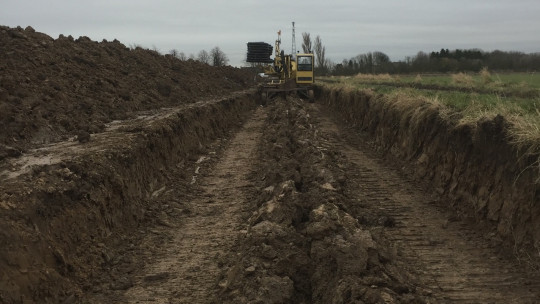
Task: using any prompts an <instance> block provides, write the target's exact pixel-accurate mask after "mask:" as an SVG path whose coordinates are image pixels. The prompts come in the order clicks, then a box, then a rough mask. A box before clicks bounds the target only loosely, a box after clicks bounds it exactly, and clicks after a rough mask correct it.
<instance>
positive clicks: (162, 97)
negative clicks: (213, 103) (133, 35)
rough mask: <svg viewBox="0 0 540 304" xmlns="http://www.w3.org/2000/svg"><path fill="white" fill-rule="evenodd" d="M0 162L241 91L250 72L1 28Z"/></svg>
mask: <svg viewBox="0 0 540 304" xmlns="http://www.w3.org/2000/svg"><path fill="white" fill-rule="evenodd" d="M0 53H1V54H2V60H0V125H1V126H2V132H1V133H0V161H1V160H2V159H4V158H6V157H16V156H18V155H20V154H21V153H23V152H25V151H27V150H28V149H30V148H32V147H35V146H36V145H42V144H48V143H53V142H57V141H60V140H67V139H69V138H71V137H75V136H77V135H80V136H81V138H83V139H84V138H86V137H87V136H88V134H94V133H99V132H101V131H103V130H104V129H105V124H106V123H108V122H111V121H113V120H121V119H126V118H133V117H135V116H136V115H137V113H136V112H138V111H143V110H151V109H157V108H160V107H173V106H177V105H181V104H186V103H193V102H196V101H198V100H201V98H208V97H211V96H215V97H221V96H223V95H224V94H227V93H231V92H233V91H237V90H242V89H244V88H247V87H248V86H250V85H251V84H252V82H253V74H251V73H250V72H248V71H247V70H242V69H237V68H233V67H211V66H209V65H207V64H203V63H200V62H197V61H193V60H187V61H181V60H179V59H177V58H174V57H173V56H171V55H165V56H163V55H161V54H159V53H158V52H156V51H153V50H147V49H143V48H140V47H135V48H128V47H126V46H125V45H123V44H122V43H121V42H120V41H118V40H113V41H106V40H103V41H101V42H96V41H92V40H90V39H89V38H88V37H84V36H83V37H79V38H76V39H75V38H73V37H71V36H67V37H66V36H63V35H60V37H58V38H56V39H53V38H51V37H49V36H48V35H46V34H43V33H39V32H36V31H35V30H34V29H33V28H31V27H27V28H25V29H23V28H20V27H18V28H10V27H6V26H0Z"/></svg>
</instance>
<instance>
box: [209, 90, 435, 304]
mask: <svg viewBox="0 0 540 304" xmlns="http://www.w3.org/2000/svg"><path fill="white" fill-rule="evenodd" d="M306 105H308V104H307V103H306V102H304V101H300V100H296V99H290V100H287V101H285V100H277V101H276V102H275V103H272V104H270V105H269V107H270V109H269V114H268V121H267V122H266V125H267V127H266V131H265V134H264V135H263V139H262V141H261V144H260V148H259V151H258V153H259V155H258V157H257V159H259V160H261V161H260V163H259V164H258V170H255V171H254V173H253V176H252V178H251V180H253V181H254V183H256V185H257V188H258V189H260V190H258V191H255V192H256V193H253V196H252V197H254V200H253V201H252V202H251V206H250V208H251V210H252V213H251V214H250V215H249V218H247V219H246V221H247V222H248V223H249V226H248V229H247V230H246V231H244V233H241V234H240V237H239V239H238V240H237V244H236V249H235V250H232V251H231V252H230V253H229V254H228V255H226V256H223V257H220V260H219V264H220V265H222V276H221V278H220V280H219V286H220V288H221V289H222V293H221V298H220V302H221V303H266V304H270V303H424V302H425V297H424V294H423V291H421V290H418V289H417V288H416V287H415V286H416V285H415V283H414V282H415V278H414V276H413V275H411V274H410V273H409V272H407V271H405V270H403V269H399V268H398V267H396V265H395V264H394V263H392V261H393V260H394V253H393V252H392V251H391V250H390V249H389V248H390V246H388V244H387V242H386V241H385V239H384V237H383V235H382V231H383V230H384V227H385V226H386V225H387V223H386V222H384V221H379V223H377V224H370V225H366V224H363V223H362V222H363V221H362V220H361V219H363V218H364V217H366V216H368V217H370V215H369V214H365V213H363V211H362V210H360V209H359V208H358V206H355V205H356V204H355V201H354V198H353V197H351V196H349V195H347V191H346V189H347V180H348V177H347V171H348V166H349V164H348V163H347V162H346V158H345V157H344V156H343V154H341V153H340V152H339V151H337V150H336V149H335V148H334V147H333V146H332V145H331V143H330V141H329V138H328V135H327V134H324V133H323V132H321V131H320V130H319V129H318V128H317V127H316V125H317V124H318V123H317V122H316V121H315V117H313V116H311V115H310V114H309V109H308V108H307V107H306ZM373 222H376V221H373Z"/></svg>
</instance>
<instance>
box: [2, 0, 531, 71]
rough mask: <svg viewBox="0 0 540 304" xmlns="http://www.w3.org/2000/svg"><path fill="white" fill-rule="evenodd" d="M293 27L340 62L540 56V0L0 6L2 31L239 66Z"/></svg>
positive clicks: (116, 0) (111, 1) (285, 42)
mask: <svg viewBox="0 0 540 304" xmlns="http://www.w3.org/2000/svg"><path fill="white" fill-rule="evenodd" d="M292 21H295V22H296V45H297V46H296V47H297V50H301V44H302V32H309V33H311V35H312V37H315V36H316V35H320V37H321V39H322V42H323V45H325V46H326V56H327V57H328V58H330V59H331V60H332V61H334V62H341V61H342V60H343V59H344V58H347V59H348V58H350V57H353V56H356V55H358V54H361V53H366V52H370V51H382V52H384V53H386V54H387V55H389V56H390V58H391V59H392V60H394V61H397V60H403V59H404V58H405V57H406V56H414V55H415V54H416V53H417V52H418V51H425V52H431V51H434V50H436V51H438V50H440V49H441V48H448V49H456V48H480V49H483V50H485V51H492V50H495V49H499V50H506V51H509V50H515V51H522V52H526V53H531V52H540V0H408V1H405V0H372V1H352V0H351V1H345V0H331V1H327V0H324V1H323V0H321V1H319V0H312V1H304V0H301V1H293V0H290V1H281V0H274V1H261V0H229V1H225V0H223V1H218V0H177V1H173V0H145V1H143V0H130V1H127V0H85V1H79V0H34V1H29V0H0V25H7V26H11V27H15V26H22V27H26V26H28V25H30V26H32V27H33V28H34V29H35V30H36V31H39V32H43V33H46V34H48V35H49V36H51V37H53V38H58V35H59V34H64V35H66V36H67V35H72V36H73V37H75V38H77V37H79V36H88V37H90V38H91V39H92V40H97V41H101V40H102V39H107V40H113V39H118V40H120V41H121V42H122V43H124V44H125V45H126V46H131V45H141V46H143V47H146V48H154V47H155V48H157V49H158V50H159V51H160V52H161V53H168V52H169V51H170V50H171V49H177V50H178V51H182V52H184V53H185V54H186V55H189V54H194V55H196V54H197V53H198V52H199V51H200V50H202V49H205V50H210V49H211V48H213V47H214V46H219V47H220V48H221V49H222V50H223V51H224V52H225V53H226V54H227V56H228V57H229V59H230V64H231V65H235V66H241V65H243V60H244V59H245V54H246V48H247V47H246V43H247V42H250V41H264V42H268V43H270V44H272V45H273V44H274V41H275V40H276V38H277V31H278V30H280V29H281V30H282V48H283V49H285V51H286V53H290V51H291V46H292V43H291V41H292V39H291V34H292V24H291V22H292Z"/></svg>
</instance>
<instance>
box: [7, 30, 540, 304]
mask: <svg viewBox="0 0 540 304" xmlns="http://www.w3.org/2000/svg"><path fill="white" fill-rule="evenodd" d="M0 40H1V41H2V42H6V43H3V44H0V48H4V49H2V50H5V51H6V53H5V54H6V56H7V57H6V58H7V59H6V60H5V61H4V60H3V61H0V73H1V74H0V76H1V77H2V78H0V106H1V107H2V109H3V112H0V123H1V124H2V126H3V127H5V130H6V132H4V133H2V137H0V142H1V143H2V145H1V146H0V181H1V182H0V248H1V250H0V303H536V302H538V298H539V297H540V294H539V290H540V274H539V272H538V269H536V268H534V265H535V264H532V263H527V261H528V260H519V259H516V257H521V255H516V256H513V255H508V250H506V249H508V248H509V247H508V242H507V241H508V238H507V237H508V236H509V235H510V233H511V235H512V236H513V237H514V244H515V245H516V246H518V245H519V248H524V250H523V251H519V252H520V253H529V252H531V251H527V250H525V249H530V248H535V247H534V246H535V244H536V243H535V240H538V237H539V234H538V230H537V229H536V228H535V227H537V225H538V221H537V218H538V211H537V210H538V206H537V205H535V204H531V203H530V202H535V199H536V198H537V197H538V193H539V192H538V191H536V190H535V189H537V188H535V187H536V186H534V187H533V186H531V185H535V184H534V183H533V182H532V180H533V178H534V176H535V175H534V173H535V172H533V171H534V170H533V169H531V168H530V167H529V165H530V164H529V163H528V161H530V159H522V158H520V159H518V160H516V161H515V162H510V161H509V160H512V159H513V158H512V157H515V154H514V152H515V151H514V150H512V147H511V146H510V145H509V144H508V142H506V141H505V140H504V137H501V136H499V135H501V134H504V130H505V121H504V119H503V118H496V119H494V120H492V121H491V120H490V121H484V122H481V123H479V125H478V126H477V127H476V129H472V128H467V127H465V128H457V129H450V131H448V130H447V129H445V128H446V127H448V125H450V124H449V123H447V122H445V121H441V120H440V117H439V116H437V113H436V111H433V109H430V108H425V107H424V108H419V109H414V111H413V110H411V111H409V110H408V109H405V110H403V109H400V108H397V107H395V105H388V104H385V103H384V102H382V101H380V100H379V101H378V100H376V99H375V98H372V96H364V95H362V96H360V95H358V96H352V97H351V96H345V95H340V94H341V93H339V92H337V93H336V92H324V93H323V94H319V95H320V99H319V100H318V101H317V102H316V103H315V104H312V103H309V102H308V101H306V100H303V99H300V98H297V97H293V96H288V97H287V99H280V98H277V99H275V100H273V101H271V102H268V103H267V105H266V106H265V107H261V106H258V104H259V103H260V101H259V100H257V97H256V96H255V93H254V92H255V90H252V89H246V88H247V87H249V85H250V82H249V80H247V79H248V78H249V77H247V75H248V74H244V72H245V71H240V70H238V69H233V68H211V67H208V66H206V65H201V64H199V63H195V62H180V61H178V60H176V59H174V58H170V57H168V56H161V55H159V54H156V53H155V52H152V51H148V50H142V49H134V50H129V49H127V48H126V47H125V46H123V45H121V44H120V43H119V42H117V41H114V42H101V43H96V42H92V41H90V40H89V39H87V38H85V37H81V38H79V39H77V40H74V39H72V38H70V37H60V38H59V39H56V40H54V39H52V38H50V37H48V36H46V35H43V34H40V33H36V32H35V31H34V30H33V29H31V28H27V29H24V30H23V29H22V28H17V29H11V28H7V27H1V28H0ZM33 71H36V73H33ZM83 76H85V77H83ZM4 110H5V111H4ZM411 113H412V114H411ZM409 114H411V115H412V117H414V119H412V118H411V117H409V116H407V115H409ZM351 126H352V127H351ZM458 143H459V144H461V145H458ZM441 151H442V152H441ZM494 152H498V153H494ZM494 154H496V155H497V157H486V156H487V155H494ZM471 160H474V161H472V162H471ZM520 166H522V167H523V168H525V169H526V170H521V169H522V167H520ZM516 172H521V174H520V175H519V176H518V178H519V179H518V181H519V183H515V181H516V179H515V176H514V175H513V173H516ZM536 201H537V200H536ZM469 204H471V205H472V206H473V208H472V209H473V211H472V212H471V211H470V209H471V208H469ZM486 221H491V222H487V223H486ZM479 223H481V224H482V225H480V224H479ZM527 246H528V247H527ZM516 252H518V251H516ZM531 260H532V259H531ZM520 261H521V263H519V262H520Z"/></svg>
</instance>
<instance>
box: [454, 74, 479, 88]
mask: <svg viewBox="0 0 540 304" xmlns="http://www.w3.org/2000/svg"><path fill="white" fill-rule="evenodd" d="M452 83H453V84H455V85H458V86H466V87H471V88H472V87H474V79H473V78H472V76H470V75H467V74H465V73H457V74H452Z"/></svg>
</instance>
